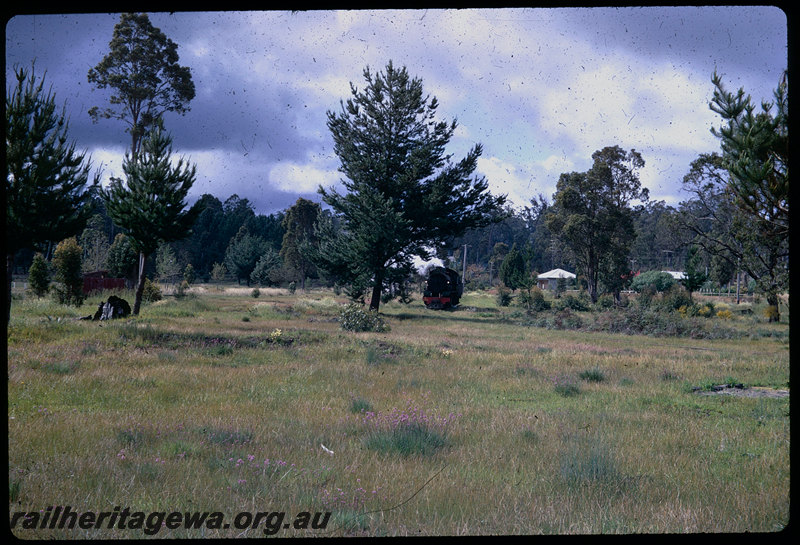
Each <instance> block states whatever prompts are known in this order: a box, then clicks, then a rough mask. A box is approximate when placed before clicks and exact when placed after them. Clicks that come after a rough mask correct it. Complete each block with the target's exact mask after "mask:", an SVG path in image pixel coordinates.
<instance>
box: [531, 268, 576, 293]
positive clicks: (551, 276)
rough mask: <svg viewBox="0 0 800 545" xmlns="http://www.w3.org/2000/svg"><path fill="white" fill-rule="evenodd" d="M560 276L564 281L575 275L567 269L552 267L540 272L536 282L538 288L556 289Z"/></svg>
mask: <svg viewBox="0 0 800 545" xmlns="http://www.w3.org/2000/svg"><path fill="white" fill-rule="evenodd" d="M560 278H563V279H564V280H565V281H566V280H574V279H575V275H574V274H573V273H571V272H569V271H565V270H564V269H553V270H552V271H547V272H546V273H542V274H540V275H539V276H538V279H537V281H536V282H537V284H538V286H539V289H542V290H546V289H550V290H552V291H556V288H557V287H558V280H559V279H560Z"/></svg>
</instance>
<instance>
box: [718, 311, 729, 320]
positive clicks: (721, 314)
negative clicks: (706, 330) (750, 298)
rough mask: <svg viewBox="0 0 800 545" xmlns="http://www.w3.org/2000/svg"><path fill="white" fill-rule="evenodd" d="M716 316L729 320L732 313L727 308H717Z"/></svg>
mask: <svg viewBox="0 0 800 545" xmlns="http://www.w3.org/2000/svg"><path fill="white" fill-rule="evenodd" d="M717 318H721V319H723V320H730V319H731V318H733V313H732V312H731V311H730V310H728V309H722V310H718V311H717Z"/></svg>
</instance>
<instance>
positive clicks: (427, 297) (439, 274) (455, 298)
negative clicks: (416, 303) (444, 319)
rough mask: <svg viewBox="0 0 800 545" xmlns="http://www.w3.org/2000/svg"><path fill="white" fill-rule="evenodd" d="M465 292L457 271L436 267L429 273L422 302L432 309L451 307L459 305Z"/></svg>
mask: <svg viewBox="0 0 800 545" xmlns="http://www.w3.org/2000/svg"><path fill="white" fill-rule="evenodd" d="M463 293H464V284H463V282H461V277H459V276H458V273H457V272H456V271H454V270H453V269H447V268H445V267H434V268H433V269H431V271H430V273H428V281H427V283H426V285H425V291H424V292H423V295H422V302H423V303H425V306H426V307H427V308H430V309H443V308H450V307H454V306H456V305H458V302H459V300H460V299H461V295H462V294H463Z"/></svg>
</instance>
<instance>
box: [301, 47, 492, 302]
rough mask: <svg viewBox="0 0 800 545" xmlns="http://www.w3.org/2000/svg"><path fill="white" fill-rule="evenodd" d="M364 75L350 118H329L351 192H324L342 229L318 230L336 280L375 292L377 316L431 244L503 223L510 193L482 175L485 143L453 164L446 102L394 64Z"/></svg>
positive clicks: (344, 114) (345, 106) (323, 261)
mask: <svg viewBox="0 0 800 545" xmlns="http://www.w3.org/2000/svg"><path fill="white" fill-rule="evenodd" d="M364 78H365V80H366V87H365V88H364V89H363V90H361V91H359V90H358V89H357V88H356V86H354V85H353V86H351V90H352V93H353V96H352V97H351V98H350V99H348V100H347V101H346V102H342V103H341V107H342V109H341V112H340V113H338V114H337V113H334V112H330V111H329V112H328V128H329V129H330V131H331V134H332V137H333V141H334V152H335V153H336V155H337V156H338V157H339V160H340V162H341V167H340V169H339V170H340V171H341V172H342V173H343V174H344V176H345V179H344V180H343V181H342V183H343V185H344V188H345V189H346V191H347V193H346V194H344V195H341V194H339V193H338V192H337V191H336V190H334V189H324V188H320V190H319V192H320V194H321V195H322V199H323V201H324V202H325V203H327V204H328V205H330V207H331V208H332V209H333V211H334V213H335V214H336V218H337V221H340V222H341V229H338V230H334V229H331V228H330V224H329V225H328V227H326V226H324V225H323V226H322V228H321V229H320V228H318V230H317V232H318V234H320V235H321V236H320V246H319V252H318V253H317V255H316V261H317V265H318V266H319V267H320V268H321V269H323V271H324V272H325V274H326V275H327V276H328V277H329V278H330V279H331V280H333V281H337V282H339V283H342V284H347V285H358V286H359V288H358V289H359V291H360V290H361V289H362V287H363V288H367V287H369V286H371V287H372V297H371V300H370V308H372V309H374V310H377V309H378V308H379V306H380V298H381V294H382V293H384V288H385V287H386V286H392V285H400V284H402V282H404V281H405V280H406V279H407V278H408V277H409V276H410V275H411V273H412V271H413V267H412V256H414V255H419V256H421V257H423V258H425V257H428V256H429V253H428V248H430V247H432V246H437V245H439V244H440V243H442V242H444V241H445V240H448V239H449V238H451V237H453V236H457V235H460V234H461V233H463V232H464V231H466V230H467V229H469V228H473V227H478V226H482V225H486V224H488V223H490V222H491V221H494V220H495V219H497V214H496V211H497V210H498V207H500V206H502V205H503V204H504V202H505V197H492V196H491V195H490V194H489V193H488V182H487V181H486V180H485V178H473V177H472V176H473V173H474V171H475V169H476V168H477V161H478V158H479V157H480V155H481V153H482V148H481V146H480V145H476V146H475V147H473V148H472V150H471V151H470V152H469V153H468V154H467V156H466V157H465V158H464V159H462V160H460V161H458V162H456V163H451V162H450V157H449V156H447V155H446V154H445V148H446V146H447V144H448V143H449V141H450V139H451V138H452V136H453V134H454V132H455V129H456V126H457V124H456V123H455V121H454V122H452V123H449V124H448V123H445V122H439V121H436V120H435V117H436V115H435V114H436V109H437V108H438V102H437V100H436V99H435V98H430V99H429V98H428V97H427V96H425V94H424V93H423V89H422V81H421V80H419V79H412V78H410V77H409V75H408V72H407V71H406V69H405V68H402V69H399V70H398V69H395V67H394V66H393V65H392V63H391V62H389V64H388V65H387V66H386V70H385V72H382V73H378V74H376V75H374V76H373V74H372V72H370V70H369V68H367V69H365V70H364ZM390 265H391V266H390ZM387 291H388V292H389V293H390V294H392V293H400V291H393V290H387Z"/></svg>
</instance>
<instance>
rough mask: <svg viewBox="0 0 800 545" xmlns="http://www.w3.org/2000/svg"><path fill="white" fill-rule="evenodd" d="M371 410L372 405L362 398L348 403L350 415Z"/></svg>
mask: <svg viewBox="0 0 800 545" xmlns="http://www.w3.org/2000/svg"><path fill="white" fill-rule="evenodd" d="M373 410H374V409H373V408H372V404H371V403H370V402H369V401H367V400H366V399H364V398H363V397H357V398H354V399H353V400H352V401H351V402H350V412H351V413H365V412H368V411H373Z"/></svg>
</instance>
